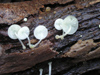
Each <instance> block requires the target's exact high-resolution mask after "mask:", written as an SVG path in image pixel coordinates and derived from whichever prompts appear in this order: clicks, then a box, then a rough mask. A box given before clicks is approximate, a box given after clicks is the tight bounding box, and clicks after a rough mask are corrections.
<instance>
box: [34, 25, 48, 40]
mask: <svg viewBox="0 0 100 75" xmlns="http://www.w3.org/2000/svg"><path fill="white" fill-rule="evenodd" d="M33 33H34V36H35V37H36V38H37V39H39V40H42V39H44V38H46V36H47V35H48V30H47V28H46V27H45V26H43V25H39V26H37V27H36V28H35V30H34V32H33Z"/></svg>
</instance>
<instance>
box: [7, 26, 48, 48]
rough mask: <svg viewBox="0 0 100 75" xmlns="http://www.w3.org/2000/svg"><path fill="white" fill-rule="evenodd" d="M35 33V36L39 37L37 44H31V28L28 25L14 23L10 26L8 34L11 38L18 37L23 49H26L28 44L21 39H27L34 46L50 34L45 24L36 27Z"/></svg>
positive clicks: (31, 46) (30, 45)
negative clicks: (22, 25)
mask: <svg viewBox="0 0 100 75" xmlns="http://www.w3.org/2000/svg"><path fill="white" fill-rule="evenodd" d="M33 33H34V36H35V37H36V38H37V39H39V42H38V43H36V44H35V45H33V44H31V42H30V38H29V34H30V30H29V28H28V27H27V26H24V27H21V26H19V25H17V24H13V25H11V26H10V27H9V28H8V36H9V37H10V38H11V39H18V40H19V41H20V43H21V45H22V48H23V49H26V46H25V45H24V44H23V42H22V41H21V40H24V39H27V40H28V45H29V47H30V48H34V47H36V46H37V45H38V44H39V43H40V42H41V41H42V40H43V39H44V38H45V37H46V36H47V35H48V30H47V28H46V27H45V26H43V25H39V26H38V27H36V28H35V30H34V32H33Z"/></svg>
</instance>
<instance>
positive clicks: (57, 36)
mask: <svg viewBox="0 0 100 75" xmlns="http://www.w3.org/2000/svg"><path fill="white" fill-rule="evenodd" d="M70 30H71V26H70V28H69V30H68V31H67V32H64V30H63V34H62V35H56V36H55V38H56V39H59V38H60V39H61V40H63V39H64V37H65V36H66V35H67V34H68V33H69V32H70Z"/></svg>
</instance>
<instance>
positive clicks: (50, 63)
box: [48, 62, 52, 75]
mask: <svg viewBox="0 0 100 75" xmlns="http://www.w3.org/2000/svg"><path fill="white" fill-rule="evenodd" d="M48 65H49V75H51V68H52V66H51V65H52V62H49V63H48Z"/></svg>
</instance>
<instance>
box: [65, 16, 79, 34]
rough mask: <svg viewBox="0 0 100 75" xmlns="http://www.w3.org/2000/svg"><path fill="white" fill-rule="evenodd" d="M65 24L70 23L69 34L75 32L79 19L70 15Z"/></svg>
mask: <svg viewBox="0 0 100 75" xmlns="http://www.w3.org/2000/svg"><path fill="white" fill-rule="evenodd" d="M64 25H70V26H71V30H70V32H69V33H68V34H74V33H75V32H76V31H77V29H78V20H77V18H76V17H74V16H72V15H69V16H67V17H66V18H65V19H64Z"/></svg>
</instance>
